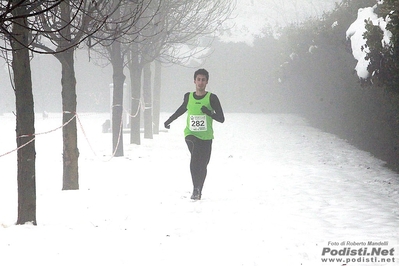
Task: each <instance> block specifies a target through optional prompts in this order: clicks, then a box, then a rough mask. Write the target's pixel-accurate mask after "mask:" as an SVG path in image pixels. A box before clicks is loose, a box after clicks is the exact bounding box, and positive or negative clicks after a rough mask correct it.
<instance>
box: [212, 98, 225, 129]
mask: <svg viewBox="0 0 399 266" xmlns="http://www.w3.org/2000/svg"><path fill="white" fill-rule="evenodd" d="M210 101H211V106H212V108H213V110H214V112H213V113H212V118H213V119H215V120H216V121H218V122H220V123H223V122H224V114H223V109H222V105H221V104H220V101H219V98H218V97H217V96H216V95H215V94H213V93H212V94H211V99H210Z"/></svg>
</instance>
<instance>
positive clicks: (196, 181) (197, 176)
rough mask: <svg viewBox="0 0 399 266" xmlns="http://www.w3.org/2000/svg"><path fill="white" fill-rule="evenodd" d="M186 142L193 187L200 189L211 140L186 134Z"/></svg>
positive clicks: (208, 157)
mask: <svg viewBox="0 0 399 266" xmlns="http://www.w3.org/2000/svg"><path fill="white" fill-rule="evenodd" d="M186 143H187V147H188V150H189V151H190V153H191V161H190V171H191V178H192V180H193V186H194V188H199V189H200V191H202V187H203V186H204V182H205V178H206V173H207V166H208V163H209V160H210V158H211V151H212V140H201V139H199V138H197V137H194V136H191V135H189V136H187V137H186Z"/></svg>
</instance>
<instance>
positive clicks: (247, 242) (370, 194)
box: [0, 114, 399, 266]
mask: <svg viewBox="0 0 399 266" xmlns="http://www.w3.org/2000/svg"><path fill="white" fill-rule="evenodd" d="M53 116H55V117H50V118H49V119H48V120H41V119H37V126H36V131H37V132H43V131H46V130H48V129H51V128H54V127H56V126H57V125H59V121H60V118H59V117H60V116H59V115H58V114H53ZM166 116H167V114H164V117H166ZM80 118H81V121H82V123H83V126H84V129H85V133H86V136H87V137H88V139H89V141H90V143H91V145H92V147H93V150H94V152H95V155H94V154H93V151H92V150H91V149H90V147H89V145H88V144H87V142H86V140H85V137H84V136H83V134H82V133H81V131H80V135H79V141H80V152H81V159H80V184H81V189H80V190H79V191H69V192H66V191H64V192H62V191H60V188H61V178H62V172H61V171H62V164H61V149H62V146H61V145H62V144H61V142H60V141H61V132H55V133H51V134H47V135H41V136H38V137H37V140H36V145H37V183H38V223H39V225H38V226H37V227H33V226H29V225H25V226H12V223H13V222H14V221H15V220H16V217H15V216H16V210H15V209H16V193H15V186H16V185H15V183H16V181H15V179H16V170H15V169H16V166H15V161H16V159H15V156H16V155H15V153H14V154H12V155H8V156H3V157H0V167H1V169H6V171H5V174H4V175H2V178H1V180H0V225H3V226H2V227H0V264H1V265H3V264H4V265H7V266H8V265H23V264H24V263H28V262H29V263H30V264H32V263H33V265H36V264H37V263H39V262H40V265H72V264H73V265H98V263H101V264H102V265H115V266H117V265H161V264H162V265H173V266H180V265H190V266H191V265H193V266H194V265H207V266H213V265H215V266H216V265H217V266H219V265H229V266H231V265H250V266H253V265H282V266H285V265H342V263H340V264H337V263H335V264H329V263H322V262H321V259H322V258H323V257H322V256H321V253H322V249H323V248H325V247H330V248H334V246H331V245H329V244H328V243H329V241H330V242H342V241H345V242H346V241H351V242H368V241H383V242H384V241H388V246H383V248H388V247H389V248H393V247H395V248H396V250H398V249H399V247H398V242H399V241H398V240H399V232H398V227H399V210H398V204H399V194H398V191H399V177H398V175H397V174H395V173H393V172H391V171H389V170H388V169H386V168H384V167H383V166H382V162H381V161H380V160H378V159H375V158H374V157H372V156H370V154H368V153H366V152H363V151H360V150H357V149H355V148H354V147H352V146H350V145H349V144H347V143H346V142H345V141H343V140H341V139H338V138H337V137H335V136H333V135H331V134H327V133H324V132H321V131H319V130H317V129H314V128H311V127H309V126H307V125H306V123H305V122H304V121H303V119H301V118H299V117H297V116H293V115H282V114H269V115H260V114H227V115H226V122H225V123H224V124H216V125H215V140H214V143H213V153H212V158H211V163H210V165H209V168H208V178H207V181H206V183H205V187H204V192H203V200H201V201H199V202H192V201H191V200H190V199H189V197H190V195H191V180H190V177H189V168H188V162H189V153H188V151H187V148H186V146H185V143H184V140H183V137H182V128H183V126H184V118H180V119H179V120H177V121H175V122H174V123H173V124H172V129H171V130H169V132H168V133H165V132H161V134H160V135H158V136H155V138H154V139H153V140H143V144H142V145H141V146H135V145H128V144H127V142H128V139H129V138H128V137H127V135H126V137H125V157H123V158H113V159H112V160H110V161H109V160H108V159H109V154H110V146H111V140H110V138H111V135H110V134H102V133H101V124H102V122H103V121H104V120H105V119H106V118H107V115H104V114H84V115H81V116H80ZM12 119H13V118H12V116H3V117H1V116H0V122H1V123H2V124H3V125H5V128H6V130H5V131H4V132H2V133H1V134H2V136H1V137H2V144H1V146H0V154H3V153H4V152H6V151H8V150H9V149H11V148H12V147H13V142H14V139H13V134H14V132H15V131H14V128H15V127H14V125H13V123H14V121H13V120H12ZM3 141H4V142H3ZM3 143H4V145H3ZM14 145H15V144H14ZM335 248H336V247H335ZM355 248H359V247H353V249H355ZM370 248H371V247H370ZM22 253H23V254H24V255H23V256H22V255H21V254H22ZM398 256H399V253H398V251H396V254H395V258H396V262H395V263H393V262H389V263H374V264H370V263H349V264H348V265H399V264H398V262H397V261H399V258H398ZM336 257H337V258H348V257H343V256H336ZM381 257H382V256H380V257H378V258H381ZM350 258H357V257H350Z"/></svg>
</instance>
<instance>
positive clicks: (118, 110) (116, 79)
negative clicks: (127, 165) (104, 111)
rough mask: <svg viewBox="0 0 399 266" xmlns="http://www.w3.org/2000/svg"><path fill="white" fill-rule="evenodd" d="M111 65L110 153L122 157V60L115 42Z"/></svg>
mask: <svg viewBox="0 0 399 266" xmlns="http://www.w3.org/2000/svg"><path fill="white" fill-rule="evenodd" d="M111 50H112V51H111V63H112V69H113V83H114V84H113V85H114V86H113V92H112V96H113V97H112V151H113V155H114V156H116V157H119V156H123V119H122V115H123V83H124V82H125V75H124V74H123V58H122V51H121V44H120V43H119V42H117V41H115V42H114V43H113V44H112V47H111Z"/></svg>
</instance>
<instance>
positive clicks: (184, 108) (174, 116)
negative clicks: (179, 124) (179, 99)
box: [164, 92, 190, 128]
mask: <svg viewBox="0 0 399 266" xmlns="http://www.w3.org/2000/svg"><path fill="white" fill-rule="evenodd" d="M189 94H190V93H189V92H188V93H186V94H185V95H184V100H183V103H182V105H180V107H179V108H177V110H176V112H174V113H173V114H172V115H171V116H170V117H169V119H168V120H166V121H165V123H164V125H165V127H166V128H169V127H170V126H169V125H170V124H171V123H172V122H173V121H175V120H176V119H177V118H179V117H180V116H181V115H182V114H184V113H185V112H186V111H187V103H188V96H189Z"/></svg>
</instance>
